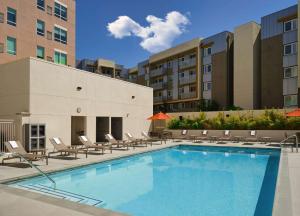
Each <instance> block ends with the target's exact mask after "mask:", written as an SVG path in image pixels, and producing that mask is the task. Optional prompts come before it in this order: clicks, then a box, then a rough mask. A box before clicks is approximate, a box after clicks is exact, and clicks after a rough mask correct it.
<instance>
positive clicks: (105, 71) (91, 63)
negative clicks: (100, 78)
mask: <svg viewBox="0 0 300 216" xmlns="http://www.w3.org/2000/svg"><path fill="white" fill-rule="evenodd" d="M76 68H78V69H81V70H85V71H89V72H92V73H97V74H102V75H106V76H109V77H113V78H124V79H125V78H126V77H125V75H126V73H127V71H126V69H125V68H124V66H123V65H119V64H116V63H115V62H114V61H111V60H106V59H97V60H90V59H83V60H79V61H77V63H76Z"/></svg>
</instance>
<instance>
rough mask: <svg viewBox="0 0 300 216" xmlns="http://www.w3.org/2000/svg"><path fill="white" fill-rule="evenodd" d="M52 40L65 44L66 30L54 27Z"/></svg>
mask: <svg viewBox="0 0 300 216" xmlns="http://www.w3.org/2000/svg"><path fill="white" fill-rule="evenodd" d="M54 40H55V41H57V42H60V43H63V44H67V31H65V30H63V29H61V28H58V27H54Z"/></svg>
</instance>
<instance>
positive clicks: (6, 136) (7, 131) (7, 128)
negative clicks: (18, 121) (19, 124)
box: [0, 120, 15, 152]
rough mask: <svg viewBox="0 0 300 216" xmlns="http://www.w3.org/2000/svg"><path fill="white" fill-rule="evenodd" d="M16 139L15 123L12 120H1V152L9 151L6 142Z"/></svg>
mask: <svg viewBox="0 0 300 216" xmlns="http://www.w3.org/2000/svg"><path fill="white" fill-rule="evenodd" d="M10 140H15V123H14V121H12V120H0V152H7V149H6V148H5V145H4V143H5V142H7V141H10Z"/></svg>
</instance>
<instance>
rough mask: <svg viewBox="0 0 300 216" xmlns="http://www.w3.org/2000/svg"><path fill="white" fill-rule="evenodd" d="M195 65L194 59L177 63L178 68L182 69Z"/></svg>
mask: <svg viewBox="0 0 300 216" xmlns="http://www.w3.org/2000/svg"><path fill="white" fill-rule="evenodd" d="M195 65H196V59H195V58H193V59H189V60H185V61H183V62H179V68H180V69H183V68H188V67H193V66H195Z"/></svg>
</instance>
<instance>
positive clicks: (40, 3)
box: [36, 0, 45, 10]
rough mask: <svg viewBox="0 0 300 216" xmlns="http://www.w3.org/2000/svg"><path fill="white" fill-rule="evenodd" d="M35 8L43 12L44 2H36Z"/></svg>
mask: <svg viewBox="0 0 300 216" xmlns="http://www.w3.org/2000/svg"><path fill="white" fill-rule="evenodd" d="M36 7H37V8H38V9H41V10H45V0H37V1H36Z"/></svg>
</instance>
